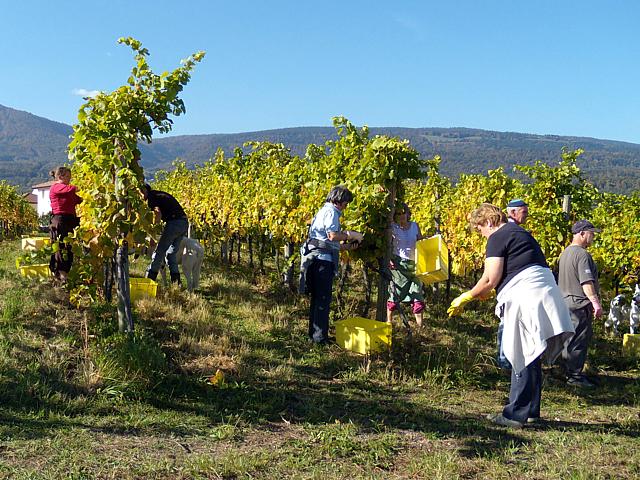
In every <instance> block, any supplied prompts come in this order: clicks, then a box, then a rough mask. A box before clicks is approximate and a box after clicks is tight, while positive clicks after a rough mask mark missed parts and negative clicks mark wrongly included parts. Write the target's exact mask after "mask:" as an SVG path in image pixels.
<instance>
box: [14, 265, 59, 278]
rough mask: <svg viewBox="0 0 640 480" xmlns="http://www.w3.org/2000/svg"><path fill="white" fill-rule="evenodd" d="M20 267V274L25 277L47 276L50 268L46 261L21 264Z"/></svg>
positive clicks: (49, 273)
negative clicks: (34, 263)
mask: <svg viewBox="0 0 640 480" xmlns="http://www.w3.org/2000/svg"><path fill="white" fill-rule="evenodd" d="M19 268H20V275H22V276H23V277H26V278H49V277H50V276H51V270H49V264H48V263H38V264H36V265H23V266H21V267H19Z"/></svg>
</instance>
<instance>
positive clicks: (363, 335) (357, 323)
mask: <svg viewBox="0 0 640 480" xmlns="http://www.w3.org/2000/svg"><path fill="white" fill-rule="evenodd" d="M335 325H336V343H337V344H338V345H340V346H341V347H342V348H344V349H345V350H351V351H352V352H356V353H361V354H367V353H376V352H380V351H383V350H387V349H388V348H389V347H390V346H391V324H390V323H385V322H377V321H375V320H371V319H369V318H362V317H352V318H347V319H345V320H340V321H338V322H336V324H335Z"/></svg>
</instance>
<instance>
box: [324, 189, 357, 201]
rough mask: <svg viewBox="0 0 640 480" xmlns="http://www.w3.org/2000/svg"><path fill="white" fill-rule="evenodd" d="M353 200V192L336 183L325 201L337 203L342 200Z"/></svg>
mask: <svg viewBox="0 0 640 480" xmlns="http://www.w3.org/2000/svg"><path fill="white" fill-rule="evenodd" d="M352 200H353V193H351V192H350V191H349V189H348V188H347V187H345V186H344V185H337V186H335V187H333V188H332V189H331V191H330V192H329V195H327V199H326V200H325V202H329V203H333V204H337V203H343V202H347V203H349V202H351V201H352Z"/></svg>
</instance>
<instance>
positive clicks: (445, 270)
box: [416, 235, 449, 285]
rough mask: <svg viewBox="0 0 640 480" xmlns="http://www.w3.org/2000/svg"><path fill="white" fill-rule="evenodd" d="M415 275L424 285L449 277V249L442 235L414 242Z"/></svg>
mask: <svg viewBox="0 0 640 480" xmlns="http://www.w3.org/2000/svg"><path fill="white" fill-rule="evenodd" d="M416 276H417V277H418V278H419V279H420V281H421V282H422V283H424V284H425V285H428V284H430V283H436V282H442V281H444V280H447V279H448V278H449V249H448V248H447V245H446V244H445V243H444V240H443V238H442V235H434V236H433V237H429V238H425V239H424V240H420V241H419V242H417V243H416Z"/></svg>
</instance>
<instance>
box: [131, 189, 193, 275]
mask: <svg viewBox="0 0 640 480" xmlns="http://www.w3.org/2000/svg"><path fill="white" fill-rule="evenodd" d="M142 193H143V196H144V198H145V200H146V201H147V204H148V205H149V208H150V209H152V210H153V211H154V213H155V214H156V216H157V217H159V218H160V219H161V220H162V221H163V222H164V229H163V230H162V235H161V236H160V240H159V241H158V245H157V246H156V249H155V251H154V252H153V255H152V256H151V265H149V268H147V273H146V277H147V278H150V279H152V280H155V279H156V278H157V277H158V272H159V271H160V268H161V267H162V264H163V263H164V262H166V263H167V265H168V266H169V273H170V274H171V282H172V283H180V269H179V267H178V262H177V260H176V255H177V253H178V248H180V242H182V239H183V238H184V237H185V236H186V235H187V230H188V228H189V221H188V220H187V215H186V214H185V213H184V210H183V208H182V206H181V205H180V203H179V202H178V201H177V200H176V199H175V197H173V195H170V194H168V193H167V192H163V191H161V190H153V189H152V188H151V186H150V185H149V184H145V186H144V189H143V190H142Z"/></svg>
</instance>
